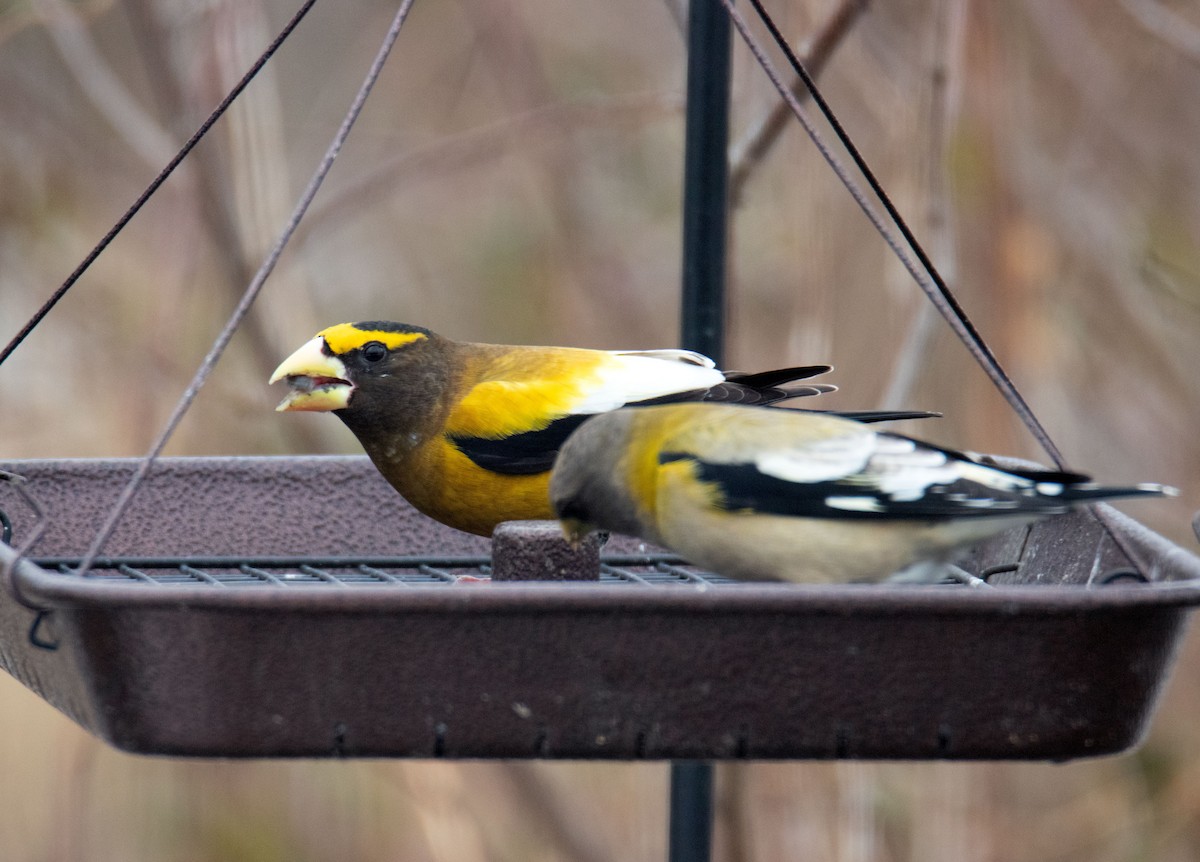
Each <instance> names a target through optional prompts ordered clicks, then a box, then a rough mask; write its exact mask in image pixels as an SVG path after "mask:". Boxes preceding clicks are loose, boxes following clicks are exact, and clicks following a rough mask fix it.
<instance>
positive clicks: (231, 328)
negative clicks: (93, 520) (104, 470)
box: [77, 0, 413, 575]
mask: <svg viewBox="0 0 1200 862" xmlns="http://www.w3.org/2000/svg"><path fill="white" fill-rule="evenodd" d="M412 4H413V0H403V2H402V3H401V4H400V8H399V9H398V10H397V11H396V16H395V18H394V19H393V20H392V24H391V26H390V27H389V28H388V31H387V35H386V36H385V37H384V40H383V44H382V45H381V46H380V48H379V51H378V52H377V54H376V55H375V59H374V61H373V62H372V63H371V67H370V69H369V70H368V71H367V75H366V78H365V79H364V80H363V83H362V85H361V86H360V87H359V90H358V93H357V94H356V95H355V97H354V102H353V103H352V104H351V105H350V109H349V110H348V111H347V112H346V116H345V118H344V119H343V120H342V124H341V126H340V127H339V128H338V130H337V133H336V134H335V135H334V136H333V141H332V142H331V143H330V145H329V148H328V149H327V150H326V151H325V155H324V157H323V158H322V159H321V162H320V164H319V165H318V166H317V169H316V171H315V172H314V173H313V176H312V179H311V180H309V182H308V186H307V187H306V188H305V190H304V193H303V194H302V195H301V196H300V200H299V201H298V202H297V204H296V207H295V209H294V210H293V211H292V215H291V217H290V218H289V219H288V222H287V224H286V225H285V226H284V228H283V231H282V232H281V233H280V235H279V238H278V239H277V240H276V241H275V245H274V246H273V247H272V249H271V251H270V253H269V254H268V255H267V258H266V260H264V261H263V263H262V266H260V267H259V269H258V272H257V273H255V275H254V278H253V280H251V282H250V285H249V286H248V287H247V288H246V291H245V293H244V294H243V295H242V298H241V300H240V301H239V302H238V304H237V307H236V308H235V309H234V310H233V313H232V314H231V315H230V316H229V319H228V321H227V322H226V323H225V326H224V328H223V329H222V330H221V332H220V334H219V335H218V336H217V338H216V340H215V341H214V342H213V344H212V347H211V348H209V352H208V355H206V356H205V357H204V361H203V362H201V364H200V367H199V368H198V369H197V370H196V374H195V376H194V377H193V378H192V382H191V383H190V384H189V385H188V388H187V389H186V390H185V391H184V393H183V395H182V396H181V397H180V399H179V402H178V403H177V404H176V405H175V409H174V411H173V412H172V413H171V417H170V418H169V419H168V420H167V423H166V425H164V426H163V429H162V431H161V432H160V433H159V435H158V439H156V440H155V441H154V444H153V445H152V446H151V447H150V451H149V452H147V453H146V455H145V456H144V457H143V458H142V459H141V460H140V461H139V462H138V466H137V469H136V470H135V471H134V474H133V476H132V477H131V478H130V480H129V482H128V484H126V485H125V487H124V488H123V489H122V491H121V495H120V496H119V497H118V498H117V501H116V503H114V504H113V507H112V509H111V510H110V512H109V516H108V519H107V520H106V521H105V522H104V525H103V526H102V527H101V528H100V530H99V531H98V532H97V533H96V536H95V538H94V539H93V540H92V543H91V546H90V547H89V548H88V550H87V553H86V554H84V557H83V560H82V561H81V562H80V565H79V569H78V571H77V574H81V575H82V574H86V573H87V571H88V569H89V568H90V567H91V565H92V563H93V562H94V561H95V559H96V557H97V556H99V554H100V551H101V550H102V549H103V548H104V544H105V543H106V542H107V541H108V539H109V537H110V536H111V535H112V532H113V530H114V529H116V526H117V524H118V523H119V522H120V520H121V518H122V516H124V514H125V511H126V509H128V508H129V504H130V503H131V502H132V501H133V497H134V495H135V494H136V493H137V490H138V488H139V487H140V486H141V484H142V482H143V480H145V478H146V475H147V474H148V473H149V472H150V468H151V467H152V466H153V465H154V462H155V460H156V459H157V458H158V456H159V455H160V454H162V450H163V448H164V447H165V446H166V445H167V441H168V440H169V439H170V438H171V435H172V434H173V433H174V432H175V429H176V428H177V427H178V425H179V423H180V421H181V420H182V419H183V416H184V414H185V413H186V412H187V410H188V408H189V407H191V406H192V402H193V401H194V400H195V399H196V396H197V395H198V394H199V392H200V389H201V388H202V387H203V386H204V384H205V382H206V381H207V380H208V376H209V374H210V373H211V372H212V370H213V368H214V367H215V366H216V364H217V361H218V360H219V359H220V358H221V354H222V353H224V352H225V348H226V347H227V346H228V345H229V342H230V340H231V339H232V338H233V334H234V332H236V331H237V328H238V326H239V325H240V324H241V322H242V320H243V319H244V318H245V316H246V315H247V314H248V313H249V312H250V307H251V306H252V305H253V303H254V300H255V299H256V298H257V297H258V294H259V293H261V292H262V287H263V284H264V283H265V282H266V280H267V277H268V276H269V275H270V274H271V272H272V270H274V268H275V264H276V263H277V262H278V260H279V257H280V256H281V255H282V254H283V250H284V248H285V247H286V246H287V243H288V240H290V239H291V237H292V234H293V233H294V232H295V230H296V228H297V226H298V225H299V224H300V219H301V218H303V217H304V213H305V212H306V211H307V210H308V206H309V204H311V203H312V200H313V198H314V197H316V194H317V191H318V190H319V189H320V187H321V183H322V182H324V180H325V177H326V175H328V173H329V170H330V168H332V167H333V162H334V160H335V159H336V158H337V156H338V153H339V152H341V149H342V145H343V144H344V143H345V142H346V138H347V137H348V136H349V134H350V129H351V128H352V127H353V126H354V122H355V120H357V119H358V115H359V114H360V113H361V112H362V108H363V105H364V104H365V103H366V100H367V96H368V95H370V92H371V89H372V88H373V87H374V86H375V82H376V81H377V80H378V79H379V74H380V72H381V71H383V65H384V63H385V62H386V61H387V58H388V55H389V54H390V53H391V50H392V46H393V45H395V43H396V39H397V38H398V37H399V36H400V28H401V27H403V26H404V20H405V19H406V18H407V17H408V12H409V10H410V9H411V8H412Z"/></svg>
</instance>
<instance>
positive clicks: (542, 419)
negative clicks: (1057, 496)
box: [271, 321, 935, 536]
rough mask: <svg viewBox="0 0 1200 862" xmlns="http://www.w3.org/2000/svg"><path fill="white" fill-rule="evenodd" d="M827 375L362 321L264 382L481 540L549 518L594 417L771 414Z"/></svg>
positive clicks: (319, 342) (303, 352)
mask: <svg viewBox="0 0 1200 862" xmlns="http://www.w3.org/2000/svg"><path fill="white" fill-rule="evenodd" d="M829 370H830V368H829V366H827V365H810V366H804V367H798V368H785V369H779V370H777V371H766V372H762V373H759V374H741V373H736V372H729V373H726V372H722V371H719V370H717V368H716V367H715V365H714V363H713V362H712V360H710V359H709V358H708V357H705V356H702V355H700V354H698V353H693V352H691V351H688V350H645V351H632V350H631V351H624V350H615V351H610V350H581V349H576V348H568V347H514V346H505V345H496V344H471V343H465V342H457V341H451V340H450V339H448V338H443V337H442V336H440V335H438V334H436V333H434V332H430V331H429V330H428V329H423V328H422V327H419V326H409V325H407V324H403V323H391V322H387V321H370V322H364V323H342V324H338V325H337V326H331V327H329V328H328V329H325V330H323V331H321V332H320V333H318V334H317V335H316V337H314V338H313V339H312V340H311V341H309V342H308V343H306V344H305V345H304V346H303V347H301V348H300V349H299V350H297V351H296V352H295V353H293V354H292V355H291V356H289V357H288V358H287V359H285V360H284V361H283V364H281V365H280V366H279V368H277V369H276V370H275V373H274V374H273V375H272V376H271V382H272V383H274V382H276V381H278V380H282V379H285V378H286V380H287V382H288V384H289V385H290V386H291V391H290V392H289V393H288V395H287V397H285V398H284V400H283V402H282V403H281V404H280V405H279V407H278V408H277V409H279V410H322V411H324V410H330V411H333V412H334V413H335V414H336V415H337V416H338V418H340V419H341V420H342V421H343V422H345V423H346V425H347V426H348V427H349V428H350V430H351V431H353V432H354V434H355V436H356V437H358V440H359V442H360V443H361V444H362V446H363V448H364V449H365V450H366V452H367V454H368V455H369V456H370V457H371V460H372V461H373V462H374V463H375V466H376V467H377V468H378V469H379V471H380V472H381V473H382V474H383V475H384V477H385V478H386V479H387V480H388V482H390V483H391V485H392V487H394V488H395V489H396V490H397V491H399V492H400V494H401V495H403V496H404V498H405V499H407V500H408V501H409V502H410V503H412V505H413V506H415V507H416V508H417V509H418V510H420V511H422V512H424V513H425V514H426V515H429V516H431V517H433V518H436V519H437V520H439V521H441V522H442V523H444V524H449V525H450V526H451V527H457V528H458V529H460V530H465V531H467V532H469V533H478V534H480V535H485V536H486V535H491V532H492V529H493V528H494V527H495V526H496V524H498V523H500V522H501V521H509V520H542V519H550V518H553V516H554V512H553V510H552V509H551V507H550V500H549V496H548V493H547V484H548V482H549V479H550V467H551V466H552V465H553V463H554V456H555V455H556V454H557V452H558V449H559V446H561V445H562V442H563V440H565V439H566V438H567V436H568V435H569V434H570V433H571V432H572V431H574V430H575V429H576V428H577V427H578V426H579V425H580V424H581V423H582V422H583V421H584V420H585V419H587V418H588V417H590V416H594V415H595V414H597V413H603V412H605V411H607V410H613V409H616V408H618V407H622V406H624V405H627V404H646V403H660V402H668V401H689V400H696V401H698V400H707V401H732V402H743V403H747V404H771V403H774V402H777V401H782V400H784V399H788V398H795V397H798V396H802V395H817V394H820V393H822V392H830V391H832V390H833V389H835V387H833V386H829V385H825V384H796V383H795V381H797V380H801V379H804V378H808V377H812V376H814V375H817V374H823V373H824V372H826V371H829ZM851 415H856V416H860V417H862V418H866V419H886V418H910V417H919V416H929V415H935V414H927V413H882V412H881V413H863V414H851Z"/></svg>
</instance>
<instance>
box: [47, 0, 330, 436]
mask: <svg viewBox="0 0 1200 862" xmlns="http://www.w3.org/2000/svg"><path fill="white" fill-rule="evenodd" d="M54 2H59V0H54ZM126 3H127V5H128V7H129V15H128V16H127V17H128V19H129V22H130V26H131V27H132V28H133V31H134V33H135V34H136V36H137V42H138V45H139V48H140V51H141V60H142V63H143V64H144V66H145V69H146V78H147V81H148V83H149V85H150V90H151V92H152V94H153V96H154V99H155V100H156V101H157V103H158V107H159V110H160V111H161V112H162V113H163V115H164V116H166V117H170V118H171V122H172V124H173V126H174V131H175V132H176V134H179V135H184V134H186V131H187V129H188V128H189V123H190V119H189V113H190V112H189V110H188V105H189V101H190V100H189V98H188V93H187V90H186V88H185V85H184V79H183V75H182V73H181V71H180V69H179V66H178V64H177V63H176V62H174V61H173V60H172V57H171V55H170V53H169V52H168V50H167V49H168V46H169V45H170V44H171V40H172V32H171V27H170V26H169V25H168V24H167V23H166V22H165V21H164V20H163V15H162V11H161V9H160V6H161V3H159V2H158V0H126ZM238 59H240V58H234V59H233V63H234V64H235V63H236V61H237V60H238ZM227 65H231V64H227ZM264 77H265V76H264ZM260 90H261V87H260ZM244 116H245V112H241V113H234V114H231V115H230V116H228V117H227V118H226V123H227V124H236V123H237V122H238V120H239V118H241V117H244ZM252 119H253V118H252ZM280 137H281V136H280V135H276V136H275V138H276V139H279V138H280ZM255 155H261V154H250V157H253V156H255ZM282 155H283V154H282V152H275V153H268V154H266V156H265V158H278V157H280V156H282ZM191 162H192V166H193V169H194V172H195V173H194V180H195V184H194V185H195V201H196V204H197V210H198V214H199V219H200V223H201V225H202V226H203V228H204V231H205V233H206V234H207V237H208V244H209V246H210V248H211V249H212V254H213V257H214V259H215V262H216V264H217V266H218V268H219V269H220V270H222V271H223V273H224V281H225V283H226V287H227V289H228V291H229V293H230V295H232V296H234V297H237V296H240V295H241V292H242V289H243V288H244V287H245V285H247V284H248V283H249V282H250V280H251V278H253V277H254V270H255V263H254V262H253V261H252V260H251V259H250V256H249V254H248V247H247V246H248V243H247V238H246V236H245V232H244V231H243V230H242V228H241V227H240V224H239V219H238V217H237V214H236V213H235V212H234V208H233V204H232V200H231V198H230V196H229V194H228V193H227V191H226V190H227V189H228V187H229V185H230V184H229V183H228V182H226V181H225V176H226V174H227V169H226V167H225V166H224V165H223V164H222V161H221V155H220V151H219V150H218V148H216V147H212V146H208V147H197V148H196V149H195V150H194V151H193V152H192V154H191ZM255 188H256V189H257V188H258V186H257V185H256V186H255ZM260 309H261V306H259V305H256V306H255V307H254V308H252V309H251V310H250V313H249V314H248V315H247V316H246V318H245V320H244V321H243V323H242V329H243V334H244V335H245V336H246V338H245V343H246V345H247V348H248V350H249V353H250V356H251V359H252V361H253V363H254V365H255V367H256V369H257V373H258V375H259V376H260V377H262V378H263V379H264V380H265V379H266V377H267V376H269V375H270V373H271V371H272V370H273V369H274V367H275V366H276V365H277V364H278V361H279V355H278V351H277V349H276V347H275V345H274V344H273V343H272V339H271V337H270V333H269V332H268V331H267V329H266V327H265V326H264V325H263V322H262V312H261V310H260ZM254 406H255V407H258V406H259V402H258V401H255V402H254ZM284 433H285V435H286V436H287V437H288V439H289V441H290V444H291V445H292V446H294V447H296V448H300V449H303V450H305V451H317V450H320V449H322V448H323V445H322V442H321V440H320V438H319V437H317V436H316V435H315V434H314V433H313V432H312V430H311V429H309V428H307V427H302V426H301V424H300V423H295V422H289V423H287V424H286V426H285V431H284Z"/></svg>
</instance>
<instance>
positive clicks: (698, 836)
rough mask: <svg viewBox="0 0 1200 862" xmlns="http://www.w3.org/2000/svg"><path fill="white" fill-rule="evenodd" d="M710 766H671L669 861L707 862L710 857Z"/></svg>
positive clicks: (676, 763) (688, 763)
mask: <svg viewBox="0 0 1200 862" xmlns="http://www.w3.org/2000/svg"><path fill="white" fill-rule="evenodd" d="M712 820H713V767H712V764H711V763H708V762H706V761H703V760H676V761H674V762H673V763H672V764H671V829H670V833H669V840H668V845H667V846H668V859H669V860H670V862H708V860H709V859H710V858H711V857H712V825H713V823H712Z"/></svg>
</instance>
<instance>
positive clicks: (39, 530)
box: [0, 470, 48, 628]
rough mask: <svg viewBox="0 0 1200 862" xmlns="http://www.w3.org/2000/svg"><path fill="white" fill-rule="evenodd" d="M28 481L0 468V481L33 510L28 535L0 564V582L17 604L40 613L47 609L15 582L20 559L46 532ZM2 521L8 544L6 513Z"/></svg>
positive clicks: (36, 621) (44, 521)
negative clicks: (10, 487)
mask: <svg viewBox="0 0 1200 862" xmlns="http://www.w3.org/2000/svg"><path fill="white" fill-rule="evenodd" d="M28 481H29V480H28V479H26V478H25V477H24V476H21V475H19V474H17V473H10V472H8V471H7V470H0V482H7V483H8V484H9V485H10V486H12V487H13V488H14V489H15V490H16V492H17V494H18V495H19V496H20V497H21V499H22V500H23V501H24V502H25V505H26V506H28V507H29V508H30V510H31V511H32V512H33V525H32V527H31V528H30V530H29V535H28V536H26V537H25V539H24V540H23V541H22V542H21V544H20V545H18V546H17V547H15V548H13V554H12V556H11V557H9V559H8V560H6V561H5V562H4V563H3V565H0V584H3V586H4V588H5V589H6V590H8V594H9V595H10V596H12V597H13V599H14V600H16V602H17V603H18V604H21V605H23V606H25V607H26V608H29V609H30V610H32V611H38V612H39V613H41V612H46V611H47V610H48V609H47V608H43V607H41V606H40V605H37V604H34V603H33V602H31V601H29V600H28V599H27V598H25V596H24V595H23V594H22V592H21V588H20V587H19V586H18V584H17V566H18V565H20V563H21V561H22V560H23V559H24V558H25V555H26V553H27V552H28V551H29V549H30V548H32V547H33V546H34V545H35V544H36V543H37V541H38V539H40V538H41V537H42V534H43V533H44V532H46V517H45V514H44V513H43V511H42V507H41V506H40V505H38V502H37V500H35V499H34V497H33V495H32V494H30V493H29V491H28V490H27V489H26V488H25V484H26V483H27V482H28ZM4 521H5V523H4V528H5V544H8V541H9V540H10V539H11V538H12V522H11V521H10V520H9V519H8V516H7V515H5V517H4ZM39 621H40V618H39V620H35V623H34V625H35V628H36V626H37V624H38V622H39Z"/></svg>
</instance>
